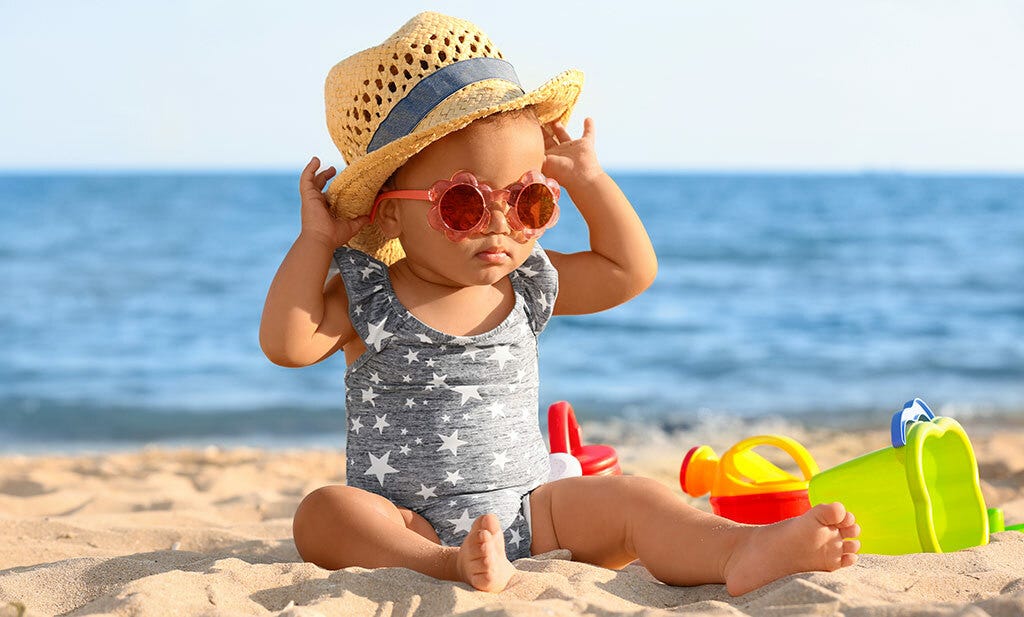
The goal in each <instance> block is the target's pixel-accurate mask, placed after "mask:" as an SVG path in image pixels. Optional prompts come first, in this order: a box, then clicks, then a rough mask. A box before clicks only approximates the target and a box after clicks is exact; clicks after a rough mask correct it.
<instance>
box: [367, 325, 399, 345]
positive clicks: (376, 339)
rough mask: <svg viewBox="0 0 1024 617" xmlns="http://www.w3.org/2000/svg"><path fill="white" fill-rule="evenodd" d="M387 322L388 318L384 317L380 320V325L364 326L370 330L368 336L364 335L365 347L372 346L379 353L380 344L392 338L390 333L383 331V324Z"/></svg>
mask: <svg viewBox="0 0 1024 617" xmlns="http://www.w3.org/2000/svg"><path fill="white" fill-rule="evenodd" d="M387 320H388V318H387V317H385V318H384V319H381V320H380V323H379V324H377V325H373V324H372V323H367V324H366V326H367V327H368V328H369V329H370V330H369V334H367V335H366V345H367V346H369V345H373V347H374V349H376V350H377V351H380V346H381V343H383V342H384V339H386V338H391V337H392V336H394V335H393V334H392V333H390V332H388V331H387V330H385V329H384V322H386V321H387Z"/></svg>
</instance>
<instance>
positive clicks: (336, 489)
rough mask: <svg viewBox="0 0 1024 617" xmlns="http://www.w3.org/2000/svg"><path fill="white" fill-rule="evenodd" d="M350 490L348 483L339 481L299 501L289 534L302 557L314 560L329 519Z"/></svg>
mask: <svg viewBox="0 0 1024 617" xmlns="http://www.w3.org/2000/svg"><path fill="white" fill-rule="evenodd" d="M350 490H352V489H351V487H348V486H341V485H332V486H321V487H320V488H318V489H316V490H315V491H313V492H312V493H310V494H308V495H306V496H305V497H304V498H303V499H302V501H301V502H300V503H299V507H298V508H297V509H296V510H295V516H294V517H293V518H292V538H293V539H294V540H295V549H296V550H298V552H299V556H300V557H302V560H303V561H311V562H313V563H317V559H316V557H317V547H318V546H319V545H320V544H321V543H322V538H323V534H324V533H325V532H326V530H327V527H329V521H330V519H331V518H332V517H337V515H338V510H339V509H341V508H343V507H344V503H345V501H346V493H347V492H348V491H350Z"/></svg>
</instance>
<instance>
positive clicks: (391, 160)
mask: <svg viewBox="0 0 1024 617" xmlns="http://www.w3.org/2000/svg"><path fill="white" fill-rule="evenodd" d="M482 57H488V58H503V56H502V54H501V51H499V50H498V48H497V47H495V45H494V43H493V42H492V41H491V40H490V39H489V38H488V37H487V35H486V34H484V33H483V31H481V30H480V29H479V28H478V27H476V26H475V25H474V24H472V23H470V22H468V21H466V20H463V19H458V18H455V17H449V16H447V15H441V14H439V13H429V12H428V13H421V14H419V15H417V16H415V17H414V18H412V19H411V20H409V22H408V23H406V24H405V25H404V26H402V28H400V29H399V30H398V31H397V32H395V33H394V34H393V35H391V36H390V37H389V38H388V39H387V40H386V41H384V42H383V43H381V44H380V45H378V46H376V47H371V48H370V49H366V50H364V51H361V52H359V53H357V54H355V55H353V56H350V57H348V58H346V59H344V60H342V61H341V62H339V63H338V64H336V65H335V66H334V68H332V69H331V71H330V73H329V74H328V76H327V82H326V84H325V87H324V101H325V104H326V108H327V128H328V130H329V131H330V134H331V139H333V140H334V144H335V145H336V146H337V147H338V150H339V151H340V152H341V155H342V156H343V157H344V158H345V162H346V163H347V164H348V166H347V167H346V168H345V169H343V170H342V171H341V172H340V173H339V174H338V176H337V177H336V178H335V179H334V181H333V182H331V184H330V186H329V187H328V189H327V200H328V203H329V204H330V206H331V212H332V214H334V215H335V216H337V217H342V218H354V217H356V216H359V215H361V214H368V213H369V211H370V207H371V206H372V205H373V199H374V197H375V196H376V195H377V192H378V191H379V190H380V187H381V185H382V184H383V183H384V181H385V180H387V179H388V177H389V176H391V174H392V173H394V171H395V170H396V169H398V168H399V167H401V166H402V164H404V163H405V162H406V161H407V160H409V158H411V157H412V156H413V155H415V154H416V153H417V152H419V151H420V150H422V149H423V148H425V147H427V146H428V145H430V144H431V143H433V142H435V141H437V140H438V139H440V138H441V137H444V136H445V135H448V134H449V133H452V132H454V131H457V130H459V129H461V128H463V127H465V126H467V125H468V124H469V123H471V122H473V121H474V120H476V119H478V118H482V117H485V116H489V115H493V114H496V113H501V112H504V111H509V110H513V109H522V108H524V107H528V106H532V107H533V109H534V111H535V112H536V114H537V117H538V118H539V119H540V121H541V122H542V123H546V122H550V121H552V120H556V119H557V120H561V121H562V122H567V121H568V119H569V115H570V114H571V113H572V108H573V106H574V105H575V104H576V100H577V99H578V98H579V94H580V89H581V88H582V86H583V74H582V73H581V72H580V71H577V70H568V71H565V72H563V73H561V74H560V75H558V76H557V77H555V78H554V79H551V80H550V81H548V82H547V83H545V84H544V85H543V86H541V87H540V88H537V89H536V90H534V91H532V92H527V93H526V94H521V93H520V91H519V89H518V88H516V87H515V86H514V84H510V83H508V82H506V81H503V80H500V79H489V80H484V81H479V82H476V83H473V84H470V85H468V86H466V87H464V88H463V89H461V90H459V91H458V92H456V93H454V94H452V95H451V96H449V97H448V98H446V99H445V100H444V101H442V102H441V103H440V104H439V105H438V106H437V107H436V108H434V109H433V110H432V111H431V112H430V113H429V114H427V116H426V117H424V118H423V120H421V121H420V123H419V124H418V125H416V128H415V129H414V130H413V131H412V132H411V133H410V134H409V135H406V136H405V137H402V138H400V139H397V140H395V141H393V142H391V143H390V144H388V145H386V146H384V147H382V148H380V149H378V150H375V151H374V152H371V153H369V154H367V153H366V148H367V146H368V145H369V143H370V140H371V139H372V138H373V134H374V132H375V131H376V130H377V127H378V126H379V125H380V123H381V122H382V121H383V120H384V119H385V118H387V117H388V114H389V113H390V112H391V110H392V108H394V106H395V105H396V104H397V103H398V102H399V101H400V100H401V99H402V97H403V96H404V94H405V93H406V92H408V91H409V90H411V89H412V88H413V87H414V86H415V85H416V84H417V83H419V82H420V81H421V80H423V79H424V78H425V77H427V76H429V75H431V74H432V73H434V72H435V71H437V70H439V69H441V68H443V67H445V66H448V65H450V64H453V63H455V62H458V61H460V60H468V59H470V58H482ZM349 245H350V246H352V247H354V248H357V249H359V250H361V251H364V252H366V253H369V254H370V255H373V256H374V257H376V258H377V259H380V260H381V261H383V262H385V263H388V264H391V263H394V262H395V261H397V260H399V259H401V258H402V257H403V256H404V255H405V253H404V251H402V247H401V245H400V244H399V242H398V240H397V239H392V240H389V239H387V238H385V237H384V235H383V233H382V232H381V230H380V228H379V227H378V226H377V225H376V224H372V225H367V226H366V227H364V228H363V230H362V231H361V232H360V233H359V234H358V235H357V236H356V237H355V238H353V239H352V240H351V241H350V242H349Z"/></svg>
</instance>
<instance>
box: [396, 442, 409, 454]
mask: <svg viewBox="0 0 1024 617" xmlns="http://www.w3.org/2000/svg"><path fill="white" fill-rule="evenodd" d="M398 451H399V452H401V453H402V454H404V455H406V456H409V453H410V452H412V448H410V447H409V444H405V445H404V446H402V447H401V448H399V449H398Z"/></svg>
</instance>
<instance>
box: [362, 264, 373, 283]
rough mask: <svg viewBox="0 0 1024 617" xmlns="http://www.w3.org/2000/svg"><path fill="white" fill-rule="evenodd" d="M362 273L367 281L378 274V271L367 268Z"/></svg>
mask: <svg viewBox="0 0 1024 617" xmlns="http://www.w3.org/2000/svg"><path fill="white" fill-rule="evenodd" d="M361 272H362V273H363V280H364V281H365V280H366V279H368V278H370V275H371V274H373V273H374V272H376V270H375V269H373V268H371V267H370V266H366V267H365V268H363V269H362V270H361Z"/></svg>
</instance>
